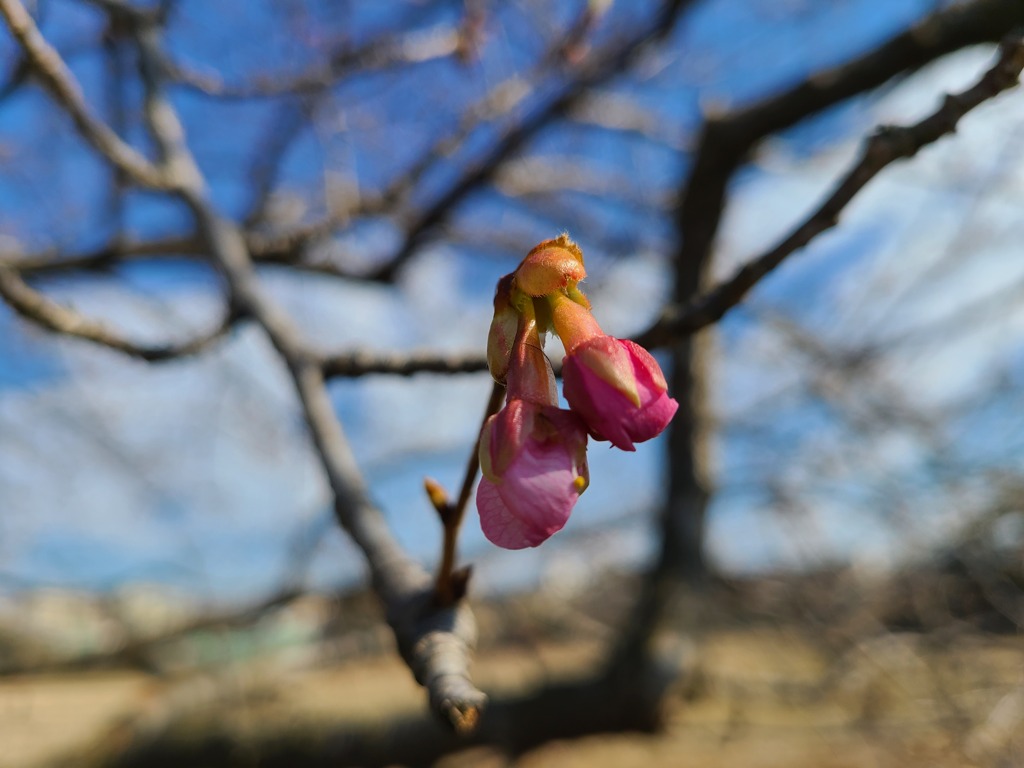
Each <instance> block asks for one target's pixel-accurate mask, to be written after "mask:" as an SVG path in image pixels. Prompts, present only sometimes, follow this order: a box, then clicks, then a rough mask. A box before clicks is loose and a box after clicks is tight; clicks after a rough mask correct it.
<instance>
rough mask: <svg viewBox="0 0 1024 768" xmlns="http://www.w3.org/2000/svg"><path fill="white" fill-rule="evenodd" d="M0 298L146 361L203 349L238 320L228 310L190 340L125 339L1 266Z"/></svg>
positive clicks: (25, 313) (42, 323) (32, 317)
mask: <svg viewBox="0 0 1024 768" xmlns="http://www.w3.org/2000/svg"><path fill="white" fill-rule="evenodd" d="M0 298H3V299H4V300H5V301H6V302H7V303H8V304H9V305H10V306H11V308H12V309H13V310H14V311H15V312H17V313H18V314H19V315H21V316H22V317H23V318H25V319H26V320H28V321H29V322H31V323H33V324H35V325H37V326H39V327H40V328H43V329H45V330H47V331H52V332H53V333H59V334H62V335H64V336H72V337H75V338H78V339H83V340H85V341H90V342H92V343H94V344H99V345H101V346H104V347H107V348H108V349H113V350H115V351H117V352H121V353H123V354H126V355H129V356H131V357H136V358H139V359H141V360H145V361H147V362H150V363H157V362H163V361H166V360H175V359H177V358H181V357H188V356H190V355H195V354H198V353H199V352H203V351H205V350H206V349H208V348H209V347H211V346H213V344H214V343H215V342H216V341H218V340H220V339H221V338H223V337H224V336H226V335H227V334H228V333H229V332H230V331H231V328H232V327H233V325H234V324H235V322H236V321H237V320H238V315H237V314H236V313H234V312H228V313H226V314H225V316H224V319H223V320H222V321H221V322H220V324H218V325H217V326H216V327H215V328H213V329H211V330H209V331H207V332H206V333H204V334H202V335H200V336H197V337H196V338H194V339H190V340H188V341H185V342H179V343H168V344H160V345H155V346H148V345H144V344H136V343H135V342H132V341H128V340H127V339H124V338H122V337H121V336H118V335H117V334H116V333H114V332H113V331H111V330H109V329H108V328H106V327H105V326H104V325H103V324H101V323H98V322H96V321H95V320H91V319H89V318H87V317H83V316H82V315H80V314H79V313H77V312H75V311H74V310H72V309H68V308H67V307H64V306H61V305H60V304H58V303H56V302H55V301H52V300H51V299H49V298H47V297H46V296H45V295H44V294H42V293H40V292H39V291H36V290H34V289H33V288H32V287H31V286H29V285H28V284H27V283H26V282H25V281H24V280H22V278H21V275H19V274H18V273H17V272H16V271H15V270H13V269H10V268H9V267H4V266H2V265H0Z"/></svg>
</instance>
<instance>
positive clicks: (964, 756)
mask: <svg viewBox="0 0 1024 768" xmlns="http://www.w3.org/2000/svg"><path fill="white" fill-rule="evenodd" d="M754 586H755V587H756V590H755V591H758V590H759V591H760V592H762V593H763V592H764V591H766V587H765V584H755V585H754ZM776 588H777V585H776ZM767 591H769V592H770V591H771V590H770V589H768V590H767ZM606 594H613V593H606ZM49 599H50V600H51V601H52V600H53V599H54V597H53V596H50V598H49ZM67 599H68V598H66V597H65V600H67ZM83 600H84V598H83ZM346 600H347V602H345V601H343V602H342V603H338V602H337V601H332V600H328V599H327V598H323V597H317V596H304V597H300V598H297V599H296V600H293V601H290V602H288V603H287V604H286V605H284V606H283V607H280V608H276V609H274V611H272V612H268V614H267V616H265V617H264V618H262V619H260V620H259V621H257V622H256V623H255V624H254V625H252V626H249V627H246V628H245V629H238V628H235V629H219V630H218V629H212V628H206V629H203V630H201V631H197V632H196V633H193V634H191V635H188V636H186V637H184V638H180V639H176V640H173V641H171V642H169V643H168V644H167V647H164V648H163V649H162V650H159V651H157V650H155V648H156V646H154V647H150V648H147V650H146V653H145V654H143V655H146V656H147V659H148V661H146V662H145V663H142V662H141V661H140V659H141V658H142V655H139V656H137V657H136V660H135V664H134V665H135V666H137V667H138V666H143V667H146V666H148V667H149V669H148V670H147V669H134V670H131V669H100V670H96V669H94V670H88V671H72V670H73V666H74V665H71V666H65V667H63V668H62V667H61V664H67V658H74V657H67V658H65V661H63V662H60V663H57V664H56V665H55V666H52V670H53V671H51V672H49V673H46V674H15V675H10V676H7V677H5V678H3V679H0V744H2V745H3V749H2V752H0V764H2V765H4V766H11V768H15V767H17V768H20V767H22V766H36V765H47V764H62V765H85V764H89V763H90V757H92V758H95V757H98V756H100V755H102V754H113V753H116V752H118V750H119V749H120V748H121V747H122V746H123V745H126V744H128V743H130V742H131V741H133V740H135V741H137V740H138V739H139V738H140V734H141V735H142V736H143V737H149V736H152V737H159V738H169V739H171V740H173V739H174V738H177V736H176V734H180V735H182V736H183V737H185V738H188V736H187V734H194V733H195V732H203V731H204V729H208V728H211V727H215V728H216V729H218V730H220V731H222V732H227V733H230V734H232V737H233V738H234V739H235V740H236V741H237V742H238V743H239V744H251V745H253V749H254V754H253V755H252V758H253V759H252V764H253V765H258V764H259V763H258V759H257V753H258V750H259V747H258V745H259V744H260V743H262V740H265V739H267V738H268V736H270V735H273V734H281V733H294V732H300V733H301V732H308V733H310V734H311V738H319V737H320V736H318V734H320V735H322V734H323V733H328V732H331V731H332V730H336V729H337V728H338V727H339V725H344V727H346V728H354V729H356V730H358V729H359V728H374V727H376V724H379V723H383V722H387V721H390V720H394V719H399V720H401V719H403V718H405V719H409V718H412V719H416V718H420V717H421V716H422V712H423V707H424V698H423V694H422V691H421V690H420V689H419V688H418V686H417V685H416V684H415V683H414V682H413V680H412V679H411V676H410V674H409V672H408V670H407V669H406V668H405V667H404V666H403V664H402V663H401V662H400V661H399V660H398V659H397V658H396V657H395V655H394V654H393V653H391V652H390V640H389V637H388V635H387V632H386V631H385V630H384V629H383V628H382V627H380V626H379V625H378V624H377V623H376V622H375V621H374V620H373V608H372V604H371V603H370V602H369V601H367V600H366V598H365V597H362V596H357V597H352V598H346ZM590 600H591V604H592V607H594V610H592V611H589V612H588V611H584V610H582V609H581V608H580V606H579V604H577V603H575V602H574V601H572V600H566V599H563V596H559V595H553V594H535V595H529V596H519V597H514V598H501V599H495V600H492V601H488V602H487V603H484V604H481V605H480V606H479V609H478V614H479V618H480V622H481V627H482V632H483V638H482V645H483V648H482V650H481V653H480V655H479V661H478V664H477V677H478V679H479V680H480V682H481V683H482V685H483V686H484V688H485V689H486V690H488V691H490V692H513V691H519V690H526V689H528V688H529V687H530V686H533V685H537V684H540V683H543V682H545V681H550V680H552V679H560V678H565V677H571V676H573V675H575V674H583V673H585V672H586V670H587V669H588V668H591V667H592V666H593V665H594V663H595V662H596V661H597V660H598V659H599V658H600V656H601V652H602V649H603V647H604V643H605V642H606V641H607V640H608V631H607V629H606V627H607V626H613V625H612V624H606V623H605V619H606V618H609V619H610V618H611V616H607V617H606V616H603V615H602V609H603V610H604V611H606V612H609V613H615V612H616V611H617V610H619V608H618V607H617V606H616V605H615V604H616V602H622V601H616V600H615V599H612V598H609V597H606V598H605V599H602V600H596V601H595V600H594V599H593V597H591V598H590ZM718 602H719V604H721V601H718ZM598 604H600V605H598ZM339 605H340V606H341V607H342V608H343V610H340V609H339ZM65 608H67V605H65ZM178 613H179V614H180V613H181V611H178ZM84 615H85V612H84V610H83V609H82V608H81V606H79V612H78V618H77V619H76V624H77V626H78V628H79V630H82V628H84V627H86V626H87V622H85V621H84V620H83V618H82V616H84ZM808 615H809V614H808ZM705 616H706V617H707V616H709V614H705ZM340 617H345V618H346V620H345V621H343V622H342V624H344V625H345V628H343V629H341V630H340V631H338V630H337V626H336V623H337V621H338V620H339V618H340ZM29 618H31V616H30V617H29ZM332 623H334V624H335V626H334V630H332V631H328V632H324V633H320V634H318V633H310V632H307V631H303V630H302V627H303V626H310V627H312V626H318V627H321V628H323V627H330V626H331V625H332ZM708 623H709V624H710V625H711V626H709V627H708V629H707V631H706V632H704V633H702V634H701V635H699V636H697V637H695V638H694V640H693V643H692V644H682V645H678V646H676V648H677V650H679V651H682V652H685V653H686V654H687V655H690V656H692V657H693V658H696V659H698V660H699V664H698V665H697V668H696V670H697V671H696V672H695V674H694V675H692V676H691V677H690V678H689V680H688V682H687V684H686V685H685V686H679V687H678V689H677V690H675V691H674V692H673V694H672V695H671V697H670V698H669V701H668V703H667V709H666V726H665V729H664V732H663V733H662V734H659V735H654V736H650V735H642V734H623V735H603V736H595V737H588V738H584V739H578V740H573V741H564V742H553V743H549V744H547V745H545V746H543V747H541V748H539V749H536V750H534V751H532V752H529V753H527V754H526V755H524V756H522V757H521V758H519V759H518V761H517V762H516V764H517V765H522V766H529V767H530V768H541V767H546V766H569V767H571V766H577V765H578V766H584V765H587V766H591V765H607V766H641V765H643V766H649V765H666V766H703V767H712V768H713V767H714V766H754V767H760V766H764V767H765V768H767V767H769V766H779V767H780V768H781V767H782V766H788V767H792V766H824V767H830V766H836V767H838V766H851V767H852V766H889V765H892V766H897V765H898V766H971V765H977V766H1018V765H1024V638H1022V637H1021V636H1020V635H1019V633H1016V634H1015V633H1004V634H998V633H989V632H984V631H981V630H979V629H977V628H976V627H972V626H971V625H969V624H967V623H961V624H960V625H959V627H958V629H956V630H954V631H946V632H944V633H922V632H909V631H893V630H891V629H886V628H884V627H882V626H881V625H874V627H873V628H868V627H865V626H859V629H858V633H859V635H858V636H857V637H854V636H852V635H847V638H848V639H849V641H848V642H842V641H841V640H840V639H839V638H840V637H841V634H842V632H843V631H844V630H842V628H841V627H840V626H839V625H838V624H833V625H831V626H829V628H828V629H827V630H823V629H818V630H815V629H814V628H813V626H808V624H807V623H801V622H794V621H791V620H788V619H785V618H782V619H777V620H775V621H772V622H766V621H763V620H758V619H757V618H756V617H752V616H750V615H748V617H747V620H746V623H744V622H724V621H721V620H720V619H716V618H714V617H711V618H710V619H709V621H708ZM311 638H315V640H314V639H311ZM498 638H504V639H502V640H501V641H500V643H499V642H498ZM850 638H852V639H850ZM9 642H10V641H9ZM188 647H191V650H186V649H187V648H188ZM695 649H696V651H697V653H696V654H694V653H693V651H694V650H695ZM136 650H138V649H136ZM218 654H219V655H218ZM8 658H10V657H8ZM38 658H41V657H37V660H38ZM78 658H82V657H81V656H79V657H78ZM112 658H113V659H116V662H115V663H117V664H119V665H122V666H124V665H126V664H128V661H129V660H128V659H126V658H124V657H123V656H118V655H117V653H116V651H115V653H114V656H113V657H112ZM441 764H442V765H444V766H447V768H461V767H462V766H477V765H481V766H491V765H504V764H506V759H505V758H504V757H503V756H502V755H499V754H497V753H495V752H494V751H492V750H491V749H490V748H489V747H472V748H469V749H467V750H465V751H463V752H461V753H458V754H454V755H450V756H448V757H446V758H445V759H444V760H442V763H441Z"/></svg>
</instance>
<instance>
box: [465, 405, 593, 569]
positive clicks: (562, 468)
mask: <svg viewBox="0 0 1024 768" xmlns="http://www.w3.org/2000/svg"><path fill="white" fill-rule="evenodd" d="M586 450H587V432H586V428H585V427H584V425H583V423H582V422H581V421H580V419H579V418H578V417H577V416H576V415H575V414H573V413H571V412H570V411H565V410H561V409H559V408H557V407H555V406H551V405H541V404H537V403H533V402H529V401H526V400H521V399H512V400H509V402H508V404H507V405H506V406H505V407H504V408H503V409H502V410H501V411H499V412H498V413H497V414H495V415H494V416H492V417H491V418H490V419H489V420H488V421H487V423H486V425H485V426H484V430H483V432H482V434H481V439H480V465H481V467H482V469H483V474H484V477H483V479H482V480H481V481H480V486H479V487H478V489H477V495H476V504H477V509H478V510H479V512H480V527H481V528H482V529H483V532H484V535H485V536H486V537H487V538H488V539H489V540H490V541H491V542H492V543H494V544H496V545H498V546H499V547H504V548H506V549H523V548H524V547H536V546H537V545H538V544H540V543H541V542H543V541H545V540H546V539H547V538H548V537H549V536H551V535H552V534H553V533H555V532H557V531H559V530H561V529H562V526H564V525H565V523H566V521H567V520H568V519H569V514H570V513H571V512H572V509H573V507H574V506H575V505H576V500H577V499H578V498H579V495H580V494H581V493H582V492H583V491H584V490H585V489H586V487H587V484H588V482H589V475H588V471H587V454H586Z"/></svg>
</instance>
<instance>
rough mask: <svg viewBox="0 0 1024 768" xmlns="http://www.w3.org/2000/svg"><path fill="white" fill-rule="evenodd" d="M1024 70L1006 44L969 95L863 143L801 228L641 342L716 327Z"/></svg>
mask: <svg viewBox="0 0 1024 768" xmlns="http://www.w3.org/2000/svg"><path fill="white" fill-rule="evenodd" d="M1022 69H1024V39H1022V38H1020V37H1011V38H1007V39H1006V40H1004V41H1003V43H1002V45H1001V47H1000V54H999V58H998V59H997V61H996V63H995V64H994V65H993V66H992V68H991V69H989V70H988V71H987V72H986V73H985V74H984V75H983V76H982V77H981V79H980V80H979V81H978V82H977V83H976V84H975V85H974V86H972V87H971V88H968V89H967V90H965V91H963V92H961V93H958V94H954V95H949V96H946V98H945V99H944V100H943V102H942V105H941V106H940V107H939V108H938V109H937V110H936V111H935V112H933V113H932V114H931V115H929V116H928V117H926V118H925V119H924V120H922V121H920V122H919V123H917V124H916V125H912V126H909V127H898V126H883V127H881V128H879V129H878V130H877V131H876V132H875V133H874V135H872V136H871V137H870V138H869V139H868V140H867V141H866V143H865V145H864V149H863V151H862V153H861V156H860V158H859V160H858V161H857V163H856V164H855V165H854V166H853V167H852V168H851V169H850V170H849V171H848V172H847V173H846V175H845V176H844V177H843V178H842V180H841V181H840V182H839V183H838V184H837V185H836V188H835V189H834V190H833V192H832V194H831V195H829V196H828V198H827V199H826V200H825V201H824V202H823V203H822V204H821V205H820V206H819V207H818V209H817V210H816V211H814V213H812V214H811V215H810V216H809V217H808V218H807V219H806V220H805V221H804V222H803V223H802V224H801V225H800V226H798V227H797V228H796V229H795V230H793V232H791V233H790V234H789V235H788V236H787V237H786V238H785V239H784V240H782V242H780V243H779V244H778V245H776V246H775V247H774V248H772V249H771V250H769V251H767V252H766V253H764V254H762V255H761V256H759V257H757V258H756V259H754V260H752V261H750V262H748V263H747V264H745V265H744V266H743V267H742V268H741V269H739V270H738V271H737V272H736V274H734V275H733V276H732V277H731V278H729V279H728V280H726V281H725V282H723V283H721V284H720V285H718V286H717V287H715V288H714V290H712V291H710V292H708V293H705V294H703V295H701V296H698V297H696V298H695V299H694V300H693V301H691V302H689V303H688V304H686V305H685V306H683V307H680V308H676V307H670V308H669V309H667V310H666V311H665V313H664V314H663V316H662V317H661V318H660V319H659V320H658V321H657V322H656V323H655V324H654V326H652V327H651V328H650V329H648V330H647V331H645V332H644V333H642V334H641V335H640V336H639V337H638V338H637V341H638V342H640V343H642V344H648V345H651V346H659V345H662V344H666V343H669V342H670V341H671V340H672V339H673V338H678V337H679V336H683V335H687V334H691V333H693V332H694V331H697V330H699V329H700V328H703V327H705V326H707V325H711V324H712V323H715V322H717V321H718V320H720V319H721V318H722V316H723V315H725V313H726V312H728V311H729V310H730V309H731V308H732V307H734V306H736V305H737V304H738V303H739V302H740V301H742V299H743V297H744V296H746V295H747V293H748V292H749V291H750V290H751V289H752V288H753V287H754V286H755V285H757V283H758V282H759V281H760V280H761V279H762V278H764V277H765V276H766V275H767V274H768V273H769V272H771V271H772V270H773V269H775V268H776V267H777V266H779V264H781V263H782V262H783V261H784V260H785V259H786V258H787V257H788V256H790V255H791V254H792V253H794V252H795V251H797V250H799V249H800V248H803V247H804V246H805V245H807V244H808V243H809V242H810V241H811V240H813V239H814V238H815V237H817V236H818V235H819V234H821V233H822V232H825V231H827V230H829V229H831V228H832V227H834V226H835V225H836V224H837V223H838V221H839V216H840V214H841V213H842V211H843V209H844V208H845V207H846V206H847V205H848V204H849V202H850V201H851V200H852V199H853V198H854V196H855V195H856V194H857V193H858V192H860V190H861V189H863V188H864V187H865V186H866V185H867V184H868V182H870V181H871V179H873V178H874V177H875V176H876V175H878V173H879V172H881V171H882V170H883V169H884V168H885V167H886V166H888V165H889V164H891V163H893V162H895V161H897V160H901V159H905V158H909V157H913V156H914V155H916V154H917V152H918V151H919V150H920V149H921V148H922V147H924V146H927V145H928V144H931V143H933V142H935V141H938V140H939V139H940V138H942V137H943V136H945V135H946V134H949V133H953V132H954V131H955V130H956V125H957V123H958V122H959V121H960V119H961V118H962V117H963V116H964V115H965V114H967V113H968V112H969V111H971V110H972V109H974V108H975V107H977V106H978V105H979V104H982V103H983V102H985V101H988V100H989V99H991V98H994V97H995V96H998V95H999V94H1000V93H1002V92H1003V91H1005V90H1008V89H1010V88H1013V87H1014V86H1016V85H1017V84H1018V82H1019V81H1018V78H1019V77H1020V73H1021V70H1022Z"/></svg>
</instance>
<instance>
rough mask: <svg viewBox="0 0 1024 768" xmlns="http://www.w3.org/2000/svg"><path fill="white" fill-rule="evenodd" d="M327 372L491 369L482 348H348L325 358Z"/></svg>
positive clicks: (353, 374)
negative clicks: (401, 350) (400, 350)
mask: <svg viewBox="0 0 1024 768" xmlns="http://www.w3.org/2000/svg"><path fill="white" fill-rule="evenodd" d="M321 366H322V367H323V372H324V376H325V377H326V378H328V379H333V378H342V377H347V378H355V377H358V376H367V375H370V374H375V373H379V374H390V375H392V376H412V375H413V374H416V373H443V374H454V373H479V372H481V371H486V370H487V358H486V357H485V356H484V355H483V354H482V353H479V352H466V353H459V354H449V355H446V354H439V353H437V352H410V353H408V354H403V353H397V352H370V351H354V352H345V353H341V354H336V355H330V356H327V357H325V358H324V359H323V360H322V361H321Z"/></svg>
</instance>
